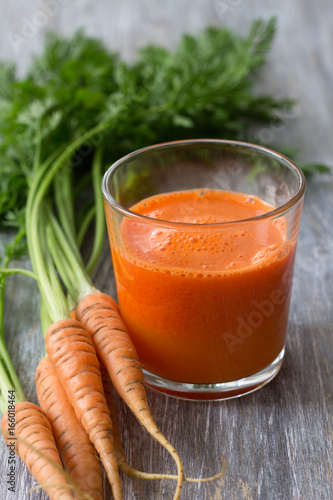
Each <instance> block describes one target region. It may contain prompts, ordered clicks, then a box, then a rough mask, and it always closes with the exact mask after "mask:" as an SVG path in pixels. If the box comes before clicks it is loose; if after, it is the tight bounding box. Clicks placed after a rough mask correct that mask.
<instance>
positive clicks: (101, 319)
mask: <svg viewBox="0 0 333 500" xmlns="http://www.w3.org/2000/svg"><path fill="white" fill-rule="evenodd" d="M76 314H77V318H78V320H79V321H80V322H81V323H82V324H83V325H84V326H85V328H86V329H87V331H88V332H89V333H90V334H91V337H92V339H93V342H94V345H95V348H96V351H97V354H98V357H99V358H100V359H101V361H102V362H103V364H104V365H105V366H106V368H107V370H108V372H109V375H110V377H111V380H112V384H113V386H114V387H115V389H116V390H117V392H118V394H119V395H120V396H121V397H122V398H123V400H124V401H125V403H126V404H127V405H128V407H129V408H130V409H131V410H132V412H133V413H134V414H135V416H136V417H137V418H138V420H139V422H140V423H141V424H142V425H143V426H144V427H145V428H146V429H147V431H148V432H149V433H150V434H151V435H152V436H153V437H154V438H155V439H156V440H157V441H158V442H159V443H160V444H161V445H162V446H164V448H166V449H167V450H168V451H169V453H170V454H171V456H172V457H173V459H174V460H175V462H176V464H177V470H178V481H177V488H176V491H175V495H174V499H177V498H179V496H180V491H181V487H182V483H183V480H184V471H183V465H182V462H181V459H180V457H179V455H178V453H177V451H176V450H175V448H174V447H173V446H172V445H171V444H170V443H169V441H168V440H167V438H166V437H165V436H164V435H163V434H162V433H161V431H160V430H159V429H158V427H157V425H156V422H155V420H154V418H153V416H152V414H151V411H150V409H149V406H148V403H147V396H146V391H145V387H144V378H143V373H142V369H141V364H140V362H139V358H138V355H137V353H136V350H135V348H134V345H133V343H132V341H131V338H130V336H129V334H128V332H127V330H126V327H125V325H124V323H123V321H122V319H121V318H120V315H119V312H118V307H117V305H116V303H115V301H114V300H113V299H112V298H111V297H110V296H109V295H106V294H104V293H101V292H97V293H90V294H88V295H86V296H84V297H83V298H82V299H81V301H80V302H79V304H78V306H77V310H76Z"/></svg>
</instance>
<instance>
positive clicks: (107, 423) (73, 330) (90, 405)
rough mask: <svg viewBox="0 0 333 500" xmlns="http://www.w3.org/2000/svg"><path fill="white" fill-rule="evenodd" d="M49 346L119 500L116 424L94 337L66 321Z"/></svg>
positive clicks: (55, 328) (54, 328) (50, 335)
mask: <svg viewBox="0 0 333 500" xmlns="http://www.w3.org/2000/svg"><path fill="white" fill-rule="evenodd" d="M45 346H46V352H47V354H48V357H49V360H50V363H51V365H52V367H53V369H54V371H55V373H56V375H57V377H58V378H59V380H60V382H61V384H62V386H63V388H64V389H65V391H66V394H67V397H68V400H69V402H70V404H71V405H72V407H73V408H74V411H75V413H76V416H77V417H78V419H79V420H80V422H81V424H82V426H83V428H84V429H85V431H86V432H87V433H88V435H89V438H90V440H91V442H92V443H93V444H94V445H95V448H96V450H97V452H98V454H99V456H100V458H101V461H102V463H103V464H104V467H105V470H106V473H107V476H108V479H109V481H110V484H111V488H112V493H113V497H114V499H115V500H119V499H121V498H122V494H121V484H120V478H119V472H118V464H117V456H116V452H115V449H114V441H113V431H112V422H111V419H110V412H109V409H108V407H107V404H106V401H105V395H104V391H103V384H102V380H101V374H100V371H99V362H98V359H97V356H96V352H95V349H94V346H93V343H92V340H91V338H90V335H89V333H87V332H86V331H85V330H84V328H83V327H82V325H81V324H80V323H79V322H78V321H76V320H73V319H63V320H59V321H57V322H55V323H53V324H52V325H51V326H50V327H49V329H48V330H47V332H46V335H45Z"/></svg>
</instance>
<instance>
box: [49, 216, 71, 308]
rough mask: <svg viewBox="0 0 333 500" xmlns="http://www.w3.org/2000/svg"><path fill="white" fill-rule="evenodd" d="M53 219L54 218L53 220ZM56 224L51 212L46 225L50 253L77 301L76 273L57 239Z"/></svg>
mask: <svg viewBox="0 0 333 500" xmlns="http://www.w3.org/2000/svg"><path fill="white" fill-rule="evenodd" d="M52 219H54V220H53V222H51V221H52ZM55 224H56V221H55V218H54V216H53V214H50V213H49V214H48V224H47V227H46V238H47V242H48V247H49V249H50V253H51V256H52V259H53V261H54V264H55V266H56V269H57V270H58V272H59V274H60V276H61V278H62V280H63V282H64V285H65V287H66V288H67V290H68V293H69V295H70V297H72V299H73V300H74V301H76V300H77V293H76V291H75V287H73V284H72V283H74V281H73V280H74V279H75V275H74V273H73V271H72V269H71V267H70V266H69V264H68V262H67V259H66V258H65V257H64V254H63V252H62V249H61V248H60V246H59V244H58V240H57V237H56V234H55V230H54V225H55ZM64 237H65V236H64ZM67 303H68V301H67Z"/></svg>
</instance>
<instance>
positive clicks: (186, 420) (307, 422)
mask: <svg viewBox="0 0 333 500" xmlns="http://www.w3.org/2000/svg"><path fill="white" fill-rule="evenodd" d="M55 3H56V2H55ZM60 4H61V5H60ZM57 5H58V10H57V12H56V13H55V14H54V15H53V16H51V15H50V16H49V18H48V20H47V22H46V24H45V26H41V27H40V28H38V30H37V31H36V33H35V34H34V35H33V36H31V38H30V39H27V40H26V43H24V44H23V45H22V46H21V47H20V50H19V52H16V51H15V49H14V47H13V43H12V41H11V40H10V37H9V34H10V33H16V34H21V35H22V33H23V31H22V30H23V27H24V23H25V19H29V20H30V21H32V20H34V19H37V18H38V16H37V17H36V13H37V12H39V11H41V6H40V2H39V1H37V0H29V2H26V1H25V0H15V2H9V1H4V0H2V2H1V3H0V58H1V59H3V58H7V59H15V60H16V61H17V62H18V64H19V68H20V71H21V72H24V70H25V68H26V67H27V65H28V59H29V57H30V56H31V54H33V53H36V52H38V51H40V50H41V47H42V44H43V40H44V36H45V31H46V30H47V29H55V30H57V31H59V32H61V33H64V34H71V33H72V32H73V30H74V29H76V28H77V27H80V26H84V27H85V28H86V31H87V33H88V34H90V35H94V36H99V37H102V38H103V39H104V40H105V42H106V43H107V44H108V46H110V47H111V48H113V49H115V50H120V51H121V53H122V54H123V55H124V56H125V57H126V58H127V59H133V58H134V57H135V52H136V50H137V48H138V47H139V46H142V45H144V44H146V43H148V42H152V43H158V44H163V45H165V46H168V47H172V46H173V45H174V44H175V42H176V41H177V40H178V39H179V37H180V35H181V33H183V32H193V33H195V32H197V31H198V30H199V29H201V28H202V27H204V26H206V25H209V24H215V25H225V26H228V27H232V28H234V29H236V30H238V31H239V32H241V33H245V32H246V31H247V29H248V26H249V24H250V22H251V20H252V19H254V18H257V17H263V18H264V19H267V18H268V17H270V16H271V15H276V16H277V19H278V33H277V36H276V40H275V44H274V47H273V49H272V51H271V52H270V54H269V61H268V64H267V66H266V67H265V68H264V69H263V71H262V74H261V78H260V85H259V86H258V90H260V91H261V92H267V93H274V94H275V95H278V96H288V97H294V98H297V100H298V106H297V107H296V110H295V114H294V116H286V117H285V120H284V125H283V126H282V127H281V128H280V129H279V130H275V129H274V128H273V127H267V129H266V130H261V131H260V130H259V131H258V132H257V133H258V134H261V136H262V138H263V139H264V138H266V139H267V138H268V139H269V141H268V143H270V141H271V142H274V144H280V145H282V144H287V145H289V146H290V145H291V146H297V147H298V148H299V149H300V150H301V155H302V157H303V158H304V159H306V160H308V161H310V160H318V161H325V162H327V163H329V164H331V165H332V162H333V143H332V136H333V121H332V116H333V97H332V95H333V94H332V84H333V58H332V47H333V34H332V33H333V32H332V29H331V27H332V25H333V7H332V3H331V0H317V1H316V2H311V1H310V0H291V1H288V0H281V1H280V2H275V1H274V0H267V1H264V0H253V1H251V2H246V1H245V0H217V1H207V0H192V1H190V0H182V1H181V2H177V1H176V0H164V1H163V2H162V1H161V0H159V1H153V0H123V1H122V2H117V1H116V0H112V1H110V0H99V1H97V2H92V1H91V0H75V1H74V0H72V1H70V0H68V1H65V0H62V1H61V2H60V0H59V1H58V4H57ZM34 16H35V17H34ZM259 137H260V135H259ZM332 213H333V181H332V179H331V178H328V177H322V178H320V177H318V178H316V179H314V180H312V181H310V182H309V184H308V188H307V193H306V199H305V204H304V212H303V218H302V226H301V234H300V240H299V246H298V256H297V263H296V272H295V280H294V289H293V298H292V305H291V313H290V322H289V330H288V337H287V353H286V359H285V363H284V365H283V368H282V370H281V373H280V374H279V375H278V376H277V378H276V379H275V380H274V381H273V382H271V383H270V384H269V385H268V386H266V387H265V388H263V389H262V390H260V391H258V392H257V393H254V394H252V395H249V396H246V397H244V398H241V399H239V400H230V401H227V402H222V403H210V404H207V403H189V402H184V401H178V400H175V399H171V398H166V397H164V396H162V395H158V394H156V393H153V392H150V391H149V394H148V397H149V402H150V405H151V409H152V412H153V414H154V416H155V418H156V421H157V423H158V424H159V426H160V427H161V430H162V432H163V433H164V434H165V435H166V436H167V437H168V438H169V440H170V441H171V442H172V443H173V444H174V445H175V446H176V447H177V449H178V450H179V452H180V455H181V457H182V458H183V461H184V466H185V471H186V474H187V475H189V476H204V475H210V474H214V473H216V472H217V471H218V470H219V469H220V468H221V466H222V457H225V459H226V473H225V476H224V477H223V478H221V479H220V480H218V481H216V482H214V483H211V484H186V485H185V486H184V492H183V495H182V498H184V499H191V500H192V499H193V500H222V499H223V500H224V499H225V500H237V499H242V500H255V499H260V500H266V499H274V500H326V499H331V498H333V484H332V482H333V470H332V463H333V460H332V451H333V425H332V424H333V422H332V420H333V404H332V400H333V391H332V387H333V377H332V365H333V355H332V352H333V285H332V283H333V264H332V262H333V234H332V225H331V224H332V222H331V218H332ZM1 238H2V241H5V239H6V236H5V235H4V234H3V235H2V236H1ZM25 266H29V263H28V262H25ZM95 278H96V283H97V285H98V286H99V287H100V288H101V289H102V290H103V291H106V292H110V293H111V295H113V296H115V286H114V280H113V277H112V270H111V260H110V256H109V249H108V247H107V244H106V246H105V252H104V255H103V258H102V259H101V262H100V265H99V267H98V269H97V271H96V276H95ZM7 283H8V287H7V292H6V318H5V319H6V337H7V343H8V349H9V351H10V355H11V356H12V359H13V360H14V364H15V367H16V369H17V371H18V374H19V377H20V380H21V382H22V384H23V388H24V390H25V391H26V395H27V398H28V399H30V400H31V401H33V402H36V394H35V390H34V386H33V374H34V370H35V367H36V365H37V363H38V361H39V359H40V357H41V356H42V355H43V349H44V348H43V342H42V334H41V331H40V324H39V306H38V303H39V295H38V291H37V287H36V285H35V284H34V283H32V282H31V281H29V280H28V278H25V277H11V278H10V279H8V281H7ZM117 408H118V412H119V415H120V425H121V430H122V433H123V439H124V447H125V451H126V454H127V457H128V460H129V462H130V464H131V465H133V466H135V467H137V468H139V469H142V470H147V471H156V472H157V471H162V470H163V471H169V472H174V465H173V462H172V460H171V458H170V457H169V456H168V455H167V453H166V452H164V451H163V450H161V448H160V446H159V445H158V444H157V443H155V442H154V441H153V440H152V439H151V438H149V436H147V434H146V433H145V432H144V431H143V430H142V429H141V428H140V426H139V424H138V423H137V421H136V419H135V417H133V415H132V414H131V413H130V412H129V411H128V410H127V409H126V408H125V406H124V404H123V403H122V402H121V401H119V399H117ZM0 444H1V449H0V467H1V473H0V498H1V499H7V498H8V499H9V500H10V499H15V500H16V499H20V500H27V499H28V498H31V499H32V500H37V499H40V500H41V499H43V500H44V499H46V498H47V497H46V495H45V494H44V493H43V492H41V491H37V492H34V493H33V494H32V495H31V496H30V497H29V496H28V494H27V490H28V489H29V488H30V487H31V486H34V485H35V483H34V481H33V480H32V478H31V476H30V475H29V473H28V472H27V470H26V468H25V467H24V466H23V465H20V466H19V468H18V470H17V493H16V494H12V493H10V492H8V491H7V485H6V476H5V474H6V471H7V458H8V454H7V451H6V448H5V445H4V443H3V440H1V442H0ZM123 484H124V487H123V491H124V498H125V499H126V500H127V499H131V500H132V499H133V500H141V499H149V498H152V499H163V500H164V499H168V498H172V493H173V488H174V485H173V484H172V483H171V482H170V481H165V480H163V481H157V482H150V483H149V482H143V481H141V480H133V479H128V478H126V477H123ZM110 497H111V493H110V489H109V487H108V486H107V485H105V499H109V498H110Z"/></svg>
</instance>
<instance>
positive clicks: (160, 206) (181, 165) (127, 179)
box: [102, 139, 305, 400]
mask: <svg viewBox="0 0 333 500" xmlns="http://www.w3.org/2000/svg"><path fill="white" fill-rule="evenodd" d="M102 189H103V195H104V202H105V213H106V221H107V228H108V234H109V239H110V246H111V253H112V260H113V266H114V272H115V279H116V286H117V294H118V301H119V307H120V312H121V315H122V318H123V320H124V322H125V324H126V326H127V328H128V331H129V333H130V335H131V337H132V340H133V343H134V346H135V348H136V350H137V352H138V355H139V358H140V360H141V362H142V365H143V369H144V375H145V381H146V383H147V385H148V386H150V387H152V388H154V389H156V390H158V391H160V392H163V393H165V394H168V395H172V396H175V397H180V398H184V399H195V400H202V399H211V400H219V399H228V398H231V397H236V396H240V395H242V394H246V393H248V392H252V391H253V390H255V389H258V388H259V387H261V386H263V385H264V384H266V383H267V382H269V381H270V380H271V379H272V378H273V377H274V376H275V375H276V374H277V373H278V371H279V370H280V367H281V365H282V362H283V357H284V352H285V338H286V330H287V323H288V311H289V303H290V296H291V287H292V275H293V268H294V260H295V252H296V244H297V238H298V232H299V224H300V218H301V211H302V203H303V197H304V191H305V179H304V175H303V174H302V172H301V170H300V169H299V168H298V167H297V165H295V163H293V162H292V161H291V160H289V159H287V158H286V157H284V156H283V155H281V154H279V153H276V152H274V151H271V150H269V149H266V148H263V147H260V146H257V145H253V144H247V143H242V142H235V141H224V140H210V139H207V140H206V139H200V140H188V141H177V142H171V143H166V144H158V145H154V146H151V147H146V148H144V149H141V150H139V151H135V152H134V153H131V154H129V155H127V156H126V157H124V158H122V159H120V160H119V161H117V162H116V163H115V164H114V165H112V166H111V167H110V168H109V170H108V171H107V172H106V174H105V176H104V179H103V184H102Z"/></svg>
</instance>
